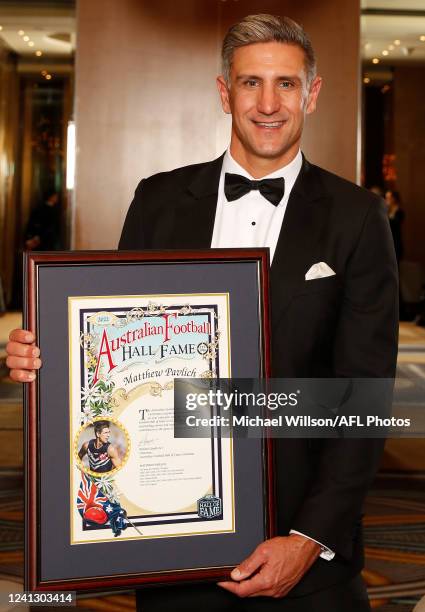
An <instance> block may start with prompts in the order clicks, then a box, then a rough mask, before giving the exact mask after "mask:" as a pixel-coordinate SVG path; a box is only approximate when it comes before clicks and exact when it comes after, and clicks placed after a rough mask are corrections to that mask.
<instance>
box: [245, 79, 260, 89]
mask: <svg viewBox="0 0 425 612" xmlns="http://www.w3.org/2000/svg"><path fill="white" fill-rule="evenodd" d="M245 83H246V85H248V87H256V86H257V85H258V81H256V80H255V79H248V80H246V81H245Z"/></svg>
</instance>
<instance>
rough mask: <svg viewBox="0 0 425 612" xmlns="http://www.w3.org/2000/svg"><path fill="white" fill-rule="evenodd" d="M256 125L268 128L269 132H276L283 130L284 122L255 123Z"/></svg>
mask: <svg viewBox="0 0 425 612" xmlns="http://www.w3.org/2000/svg"><path fill="white" fill-rule="evenodd" d="M254 123H255V125H256V126H258V127H261V128H266V129H268V130H276V129H278V128H281V127H282V126H283V124H284V123H285V122H284V121H254Z"/></svg>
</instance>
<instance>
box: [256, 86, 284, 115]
mask: <svg viewBox="0 0 425 612" xmlns="http://www.w3.org/2000/svg"><path fill="white" fill-rule="evenodd" d="M279 108H280V96H279V92H278V91H277V90H276V88H275V87H274V85H272V84H264V85H263V87H262V88H261V90H260V95H259V98H258V102H257V109H258V111H259V112H260V113H263V114H264V115H272V114H273V113H276V112H277V111H278V110H279Z"/></svg>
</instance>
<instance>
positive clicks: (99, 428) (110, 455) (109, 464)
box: [78, 421, 121, 474]
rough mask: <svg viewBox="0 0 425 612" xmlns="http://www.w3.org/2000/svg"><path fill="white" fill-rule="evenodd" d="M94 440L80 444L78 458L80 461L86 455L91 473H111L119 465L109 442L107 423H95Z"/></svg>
mask: <svg viewBox="0 0 425 612" xmlns="http://www.w3.org/2000/svg"><path fill="white" fill-rule="evenodd" d="M93 428H94V438H93V439H92V440H89V441H88V442H84V444H82V446H81V448H80V450H79V452H78V456H79V457H80V459H81V460H82V459H83V457H85V456H86V455H87V458H88V460H89V467H90V470H91V471H92V472H97V473H102V474H103V473H105V472H111V471H112V470H113V469H114V468H117V467H119V466H120V465H121V459H120V458H119V456H118V451H117V449H116V448H115V446H113V445H112V444H111V443H110V442H109V438H110V435H111V432H110V430H109V423H108V421H96V422H95V424H94V426H93Z"/></svg>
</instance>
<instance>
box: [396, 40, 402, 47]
mask: <svg viewBox="0 0 425 612" xmlns="http://www.w3.org/2000/svg"><path fill="white" fill-rule="evenodd" d="M394 44H395V46H396V47H398V46H399V45H401V40H399V39H398V38H396V39H395V41H394Z"/></svg>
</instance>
